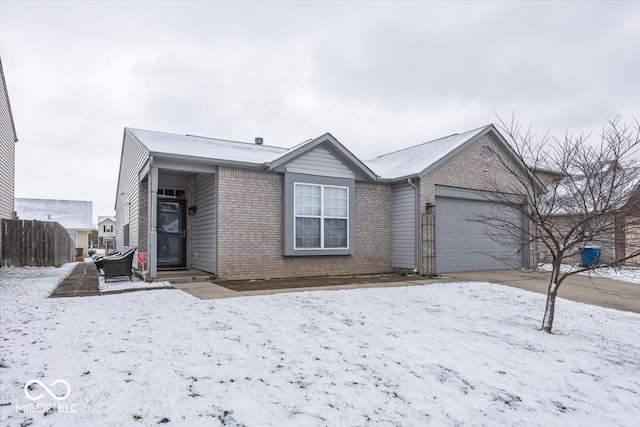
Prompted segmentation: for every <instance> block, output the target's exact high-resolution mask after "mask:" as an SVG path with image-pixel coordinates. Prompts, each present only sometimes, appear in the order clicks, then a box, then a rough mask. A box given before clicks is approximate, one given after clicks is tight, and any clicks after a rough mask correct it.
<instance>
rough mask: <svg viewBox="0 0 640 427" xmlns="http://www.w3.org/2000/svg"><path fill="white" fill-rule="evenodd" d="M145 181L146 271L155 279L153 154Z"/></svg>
mask: <svg viewBox="0 0 640 427" xmlns="http://www.w3.org/2000/svg"><path fill="white" fill-rule="evenodd" d="M147 181H148V188H147V201H148V203H149V205H148V206H147V212H148V216H147V218H148V220H149V221H148V227H147V266H148V267H147V271H148V272H149V278H151V279H155V278H156V277H157V271H158V230H157V224H158V168H156V167H154V166H153V156H149V174H148V178H147Z"/></svg>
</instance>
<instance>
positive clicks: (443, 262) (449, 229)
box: [436, 197, 522, 273]
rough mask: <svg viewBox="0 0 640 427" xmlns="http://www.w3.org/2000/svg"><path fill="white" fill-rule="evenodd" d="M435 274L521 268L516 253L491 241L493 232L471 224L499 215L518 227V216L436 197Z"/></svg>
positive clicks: (474, 202) (483, 205)
mask: <svg viewBox="0 0 640 427" xmlns="http://www.w3.org/2000/svg"><path fill="white" fill-rule="evenodd" d="M436 206H437V213H436V271H437V272H438V273H446V272H456V271H473V270H501V269H511V268H514V267H520V266H522V256H521V254H520V253H519V251H518V250H517V249H515V250H514V249H513V248H512V247H511V246H510V245H505V244H502V243H499V242H497V241H495V240H493V239H492V238H491V237H490V236H489V234H491V233H495V229H493V228H491V227H490V226H488V225H485V224H482V223H479V222H477V221H473V220H474V219H477V218H478V216H479V215H499V216H501V217H503V218H505V219H508V220H509V221H510V222H512V223H513V224H514V227H520V224H521V219H520V214H519V213H517V212H513V211H511V212H510V211H507V210H506V209H505V208H504V207H502V206H499V205H497V204H496V203H491V202H488V201H481V200H469V199H459V198H452V197H436Z"/></svg>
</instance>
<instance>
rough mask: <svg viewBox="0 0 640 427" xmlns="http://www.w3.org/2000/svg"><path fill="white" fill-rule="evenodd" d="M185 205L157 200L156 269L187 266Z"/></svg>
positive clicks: (180, 202) (178, 201) (181, 202)
mask: <svg viewBox="0 0 640 427" xmlns="http://www.w3.org/2000/svg"><path fill="white" fill-rule="evenodd" d="M186 208H187V203H186V201H185V200H178V199H163V198H158V269H172V268H184V267H186V266H187V226H186V225H187V215H186Z"/></svg>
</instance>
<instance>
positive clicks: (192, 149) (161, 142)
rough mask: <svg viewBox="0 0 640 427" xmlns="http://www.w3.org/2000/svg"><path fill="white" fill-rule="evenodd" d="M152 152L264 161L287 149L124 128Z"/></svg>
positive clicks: (260, 162) (258, 162) (249, 161)
mask: <svg viewBox="0 0 640 427" xmlns="http://www.w3.org/2000/svg"><path fill="white" fill-rule="evenodd" d="M126 130H127V131H128V132H129V133H130V134H131V135H133V136H134V137H135V138H136V139H137V140H138V141H140V143H142V144H143V145H144V146H145V147H147V149H148V150H149V152H150V153H151V154H168V155H176V156H186V157H198V158H204V159H212V160H222V161H229V162H241V163H256V164H264V163H267V162H269V161H271V160H273V159H275V158H277V157H279V156H280V155H281V154H282V153H284V152H286V151H287V149H286V148H282V147H273V146H269V145H258V144H254V143H248V142H238V141H229V140H225V139H216V138H205V137H202V136H194V135H177V134H172V133H165V132H156V131H151V130H143V129H133V128H126Z"/></svg>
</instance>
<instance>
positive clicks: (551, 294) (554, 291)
mask: <svg viewBox="0 0 640 427" xmlns="http://www.w3.org/2000/svg"><path fill="white" fill-rule="evenodd" d="M559 276H560V266H559V265H558V266H557V267H556V266H555V265H554V266H553V271H552V272H551V281H550V283H549V289H548V291H547V304H546V306H545V310H544V318H543V319H542V330H543V331H544V332H546V333H548V334H550V333H551V329H552V328H553V315H554V313H555V310H556V296H557V295H558V286H560V284H559V283H558V277H559Z"/></svg>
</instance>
